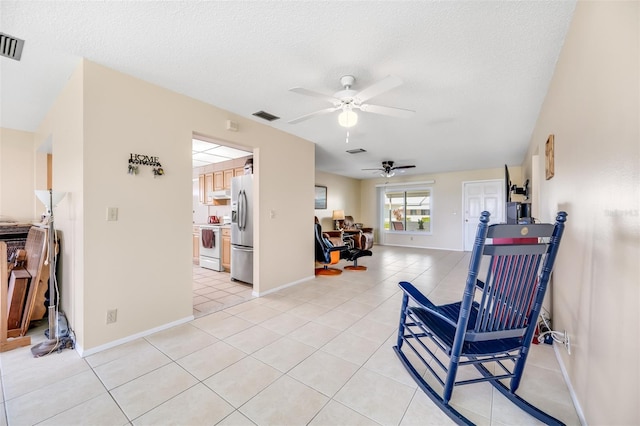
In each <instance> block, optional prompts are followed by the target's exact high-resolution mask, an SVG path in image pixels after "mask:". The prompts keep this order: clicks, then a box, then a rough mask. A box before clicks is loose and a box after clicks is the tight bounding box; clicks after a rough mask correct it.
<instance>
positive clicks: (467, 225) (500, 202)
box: [462, 179, 505, 251]
mask: <svg viewBox="0 0 640 426" xmlns="http://www.w3.org/2000/svg"><path fill="white" fill-rule="evenodd" d="M487 184H495V186H496V196H495V198H496V202H495V206H496V211H490V212H491V220H490V223H501V222H504V214H505V193H504V179H483V180H474V181H463V182H462V250H463V251H471V248H472V247H473V239H474V236H475V230H476V228H477V223H471V222H469V221H470V220H473V218H470V217H469V214H470V212H469V211H468V210H467V205H468V204H467V203H468V201H469V200H468V197H467V188H469V187H470V186H471V185H487ZM488 198H489V197H485V194H484V192H483V194H482V200H481V206H480V207H479V210H480V211H483V210H486V209H487V208H488V207H487V204H486V203H485V202H486V200H487V199H488ZM489 210H491V209H489ZM469 234H471V235H469ZM468 242H470V243H468Z"/></svg>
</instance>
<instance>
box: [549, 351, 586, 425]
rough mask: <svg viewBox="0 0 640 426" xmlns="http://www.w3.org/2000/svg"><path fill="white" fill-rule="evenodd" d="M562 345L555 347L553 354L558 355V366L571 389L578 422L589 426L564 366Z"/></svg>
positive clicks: (570, 393) (570, 392)
mask: <svg viewBox="0 0 640 426" xmlns="http://www.w3.org/2000/svg"><path fill="white" fill-rule="evenodd" d="M559 348H560V345H553V352H555V354H556V359H557V360H558V365H559V366H560V371H561V372H562V377H563V378H564V382H565V383H566V385H567V389H569V395H571V400H572V401H573V406H574V408H575V409H576V413H577V414H578V420H580V424H581V425H582V426H587V420H586V419H585V417H584V412H583V411H582V406H580V401H579V400H578V396H577V395H576V393H575V391H574V390H573V385H572V384H571V379H570V378H569V373H567V368H566V367H565V365H564V360H563V359H562V356H560V352H559V350H560V349H559Z"/></svg>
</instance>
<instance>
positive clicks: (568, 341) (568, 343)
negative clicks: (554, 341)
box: [564, 330, 571, 355]
mask: <svg viewBox="0 0 640 426" xmlns="http://www.w3.org/2000/svg"><path fill="white" fill-rule="evenodd" d="M564 347H565V348H566V349H567V353H568V354H569V355H571V339H570V338H569V333H567V330H565V331H564Z"/></svg>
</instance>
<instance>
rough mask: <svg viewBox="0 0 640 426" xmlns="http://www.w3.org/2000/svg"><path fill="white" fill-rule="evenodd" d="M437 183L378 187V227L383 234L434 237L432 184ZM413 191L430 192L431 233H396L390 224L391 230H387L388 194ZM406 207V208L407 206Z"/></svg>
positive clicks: (403, 231) (427, 182)
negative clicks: (386, 202) (386, 203)
mask: <svg viewBox="0 0 640 426" xmlns="http://www.w3.org/2000/svg"><path fill="white" fill-rule="evenodd" d="M433 183H435V181H424V182H414V183H409V182H404V183H397V184H385V185H376V186H377V187H378V200H377V201H378V224H379V225H378V226H379V228H380V230H381V232H384V233H386V234H397V235H433V229H434V221H433V212H434V211H435V210H434V202H433V201H434V189H433V187H432V186H430V184H433ZM411 191H429V231H409V230H406V229H405V230H402V231H396V230H393V229H391V224H389V229H385V227H384V225H385V222H384V221H385V218H386V214H387V212H386V210H385V200H386V193H387V192H405V193H406V192H411ZM405 207H406V206H405Z"/></svg>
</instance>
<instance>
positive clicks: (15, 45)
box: [0, 33, 24, 61]
mask: <svg viewBox="0 0 640 426" xmlns="http://www.w3.org/2000/svg"><path fill="white" fill-rule="evenodd" d="M22 46H24V40H20V39H19V38H15V37H11V36H10V35H7V34H4V33H0V56H5V57H7V58H11V59H15V60H16V61H19V60H20V57H21V56H22Z"/></svg>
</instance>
